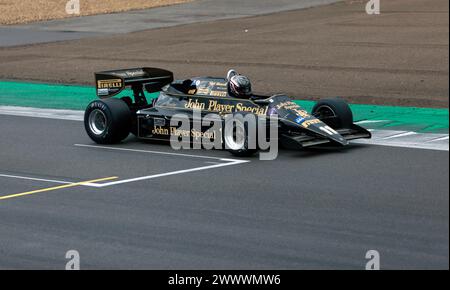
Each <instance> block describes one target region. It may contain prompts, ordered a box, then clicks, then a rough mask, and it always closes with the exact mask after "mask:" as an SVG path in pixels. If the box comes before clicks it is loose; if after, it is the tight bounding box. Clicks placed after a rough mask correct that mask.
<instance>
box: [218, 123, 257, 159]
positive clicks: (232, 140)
mask: <svg viewBox="0 0 450 290" xmlns="http://www.w3.org/2000/svg"><path fill="white" fill-rule="evenodd" d="M233 119H234V118H232V119H228V120H226V121H225V128H224V130H223V143H224V146H225V149H226V150H227V151H228V152H230V153H231V154H233V155H234V156H237V157H249V156H252V155H253V154H255V153H256V152H257V151H258V150H257V149H256V148H254V149H251V148H249V147H250V146H249V144H251V143H250V140H249V134H248V132H249V130H248V124H247V123H245V122H242V121H241V120H239V119H234V120H235V122H233ZM226 128H230V129H229V130H227V129H226ZM255 142H256V140H255ZM255 144H256V143H255Z"/></svg>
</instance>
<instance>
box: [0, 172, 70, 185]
mask: <svg viewBox="0 0 450 290" xmlns="http://www.w3.org/2000/svg"><path fill="white" fill-rule="evenodd" d="M0 177H6V178H15V179H23V180H33V181H42V182H50V183H59V184H71V183H73V182H69V181H61V180H53V179H42V178H34V177H27V176H18V175H9V174H0Z"/></svg>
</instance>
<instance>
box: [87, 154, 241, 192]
mask: <svg viewBox="0 0 450 290" xmlns="http://www.w3.org/2000/svg"><path fill="white" fill-rule="evenodd" d="M246 162H249V161H244V160H238V161H235V162H228V163H222V164H215V165H208V166H202V167H195V168H190V169H184V170H177V171H171V172H166V173H160V174H154V175H147V176H141V177H136V178H130V179H124V180H119V181H113V182H108V183H102V184H97V183H88V184H86V185H89V186H94V187H100V188H101V187H107V186H113V185H119V184H124V183H130V182H137V181H143V180H149V179H154V178H160V177H165V176H171V175H177V174H185V173H190V172H195V171H202V170H208V169H214V168H219V167H225V166H232V165H238V164H242V163H246Z"/></svg>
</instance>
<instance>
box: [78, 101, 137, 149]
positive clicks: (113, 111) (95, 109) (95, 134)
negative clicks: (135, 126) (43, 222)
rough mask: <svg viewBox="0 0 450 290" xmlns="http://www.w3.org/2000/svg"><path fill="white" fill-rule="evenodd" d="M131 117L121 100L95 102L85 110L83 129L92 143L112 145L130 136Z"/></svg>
mask: <svg viewBox="0 0 450 290" xmlns="http://www.w3.org/2000/svg"><path fill="white" fill-rule="evenodd" d="M131 116H132V115H131V111H130V109H129V107H128V105H127V104H126V103H125V102H124V101H123V100H120V99H106V100H96V101H93V102H92V103H90V104H89V105H88V107H87V108H86V111H85V114H84V127H85V129H86V132H87V134H88V135H89V137H90V138H91V139H92V140H93V141H94V142H96V143H98V144H114V143H118V142H120V141H122V140H124V139H125V138H126V137H127V136H128V135H129V134H130V129H131V121H132V120H131Z"/></svg>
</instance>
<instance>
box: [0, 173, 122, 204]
mask: <svg viewBox="0 0 450 290" xmlns="http://www.w3.org/2000/svg"><path fill="white" fill-rule="evenodd" d="M117 178H118V177H117V176H112V177H106V178H100V179H95V180H88V181H81V182H76V183H70V184H66V185H60V186H55V187H49V188H43V189H38V190H33V191H27V192H22V193H17V194H11V195H6V196H0V200H4V199H9V198H14V197H21V196H25V195H30V194H35V193H40V192H47V191H53V190H58V189H64V188H70V187H75V186H80V185H84V184H87V183H95V182H100V181H107V180H112V179H117Z"/></svg>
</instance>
